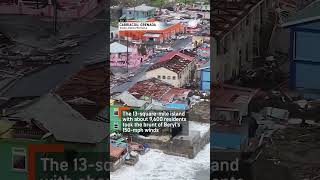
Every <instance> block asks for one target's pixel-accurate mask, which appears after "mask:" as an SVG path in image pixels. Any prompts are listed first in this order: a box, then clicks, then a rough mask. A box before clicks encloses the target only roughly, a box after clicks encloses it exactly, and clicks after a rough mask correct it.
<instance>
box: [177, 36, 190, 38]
mask: <svg viewBox="0 0 320 180" xmlns="http://www.w3.org/2000/svg"><path fill="white" fill-rule="evenodd" d="M187 38H188V37H187V36H178V37H177V39H187Z"/></svg>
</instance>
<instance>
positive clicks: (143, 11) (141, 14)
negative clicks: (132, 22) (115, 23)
mask: <svg viewBox="0 0 320 180" xmlns="http://www.w3.org/2000/svg"><path fill="white" fill-rule="evenodd" d="M155 13H156V8H155V7H151V6H146V5H145V4H142V5H140V6H137V7H132V8H128V9H123V11H122V18H127V19H149V18H153V17H154V15H155Z"/></svg>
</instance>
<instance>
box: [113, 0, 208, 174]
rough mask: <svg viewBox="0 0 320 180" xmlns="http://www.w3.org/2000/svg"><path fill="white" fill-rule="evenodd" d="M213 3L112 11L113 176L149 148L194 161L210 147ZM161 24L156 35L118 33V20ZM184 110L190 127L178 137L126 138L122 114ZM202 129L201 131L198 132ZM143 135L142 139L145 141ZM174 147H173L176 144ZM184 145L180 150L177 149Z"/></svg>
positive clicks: (168, 133)
mask: <svg viewBox="0 0 320 180" xmlns="http://www.w3.org/2000/svg"><path fill="white" fill-rule="evenodd" d="M209 7H210V5H209V3H208V2H206V3H205V2H200V3H190V4H187V5H184V4H174V5H172V7H171V8H169V9H167V8H165V7H162V8H159V7H153V6H152V5H151V4H150V5H146V4H141V5H137V6H135V7H125V8H122V7H119V6H114V7H111V15H112V18H113V19H112V20H111V21H112V23H111V27H110V39H111V43H110V66H111V73H112V74H111V77H110V78H111V79H110V81H111V83H110V85H111V87H110V91H111V102H110V103H111V112H110V123H111V124H110V126H111V136H110V138H111V140H110V157H111V161H112V168H111V169H112V171H115V170H117V169H118V168H120V167H121V165H122V164H128V165H134V164H135V163H136V162H137V161H138V159H139V158H138V154H137V153H134V151H135V152H140V154H144V153H145V152H146V151H147V150H148V149H149V148H153V149H160V150H162V151H163V152H164V153H166V154H170V155H178V156H183V157H189V158H194V157H195V156H196V155H197V153H198V152H199V151H200V150H201V149H202V148H203V147H204V146H205V145H207V144H208V143H209V134H210V132H209V128H210V125H209V113H210V111H209V108H210V102H209V95H210V70H209V69H210V37H209V36H210V22H209V20H210V12H209ZM122 18H125V19H127V20H138V21H160V22H161V23H162V24H161V26H160V29H157V30H137V31H125V30H121V31H119V30H118V27H116V26H117V22H118V20H119V19H122ZM121 106H129V107H133V108H138V109H141V110H180V111H181V110H182V111H186V112H188V122H187V123H185V124H182V129H180V130H179V132H176V131H175V130H172V129H173V128H163V129H161V131H160V133H159V132H158V133H147V134H143V133H140V134H138V135H131V136H130V138H129V137H128V136H126V135H124V134H121V133H119V132H121V125H120V124H121V122H120V119H119V117H118V115H119V111H118V108H119V107H121ZM199 127H201V128H199ZM142 134H143V135H142ZM172 141H173V142H174V143H172ZM177 144H180V145H177Z"/></svg>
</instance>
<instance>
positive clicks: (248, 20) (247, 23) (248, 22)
mask: <svg viewBox="0 0 320 180" xmlns="http://www.w3.org/2000/svg"><path fill="white" fill-rule="evenodd" d="M249 24H250V17H249V16H247V18H246V26H248V25H249Z"/></svg>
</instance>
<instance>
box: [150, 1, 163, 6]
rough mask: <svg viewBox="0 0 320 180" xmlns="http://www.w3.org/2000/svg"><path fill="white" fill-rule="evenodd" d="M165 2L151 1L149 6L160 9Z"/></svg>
mask: <svg viewBox="0 0 320 180" xmlns="http://www.w3.org/2000/svg"><path fill="white" fill-rule="evenodd" d="M165 1H166V0H151V6H155V7H161V6H163V5H164V4H165Z"/></svg>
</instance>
